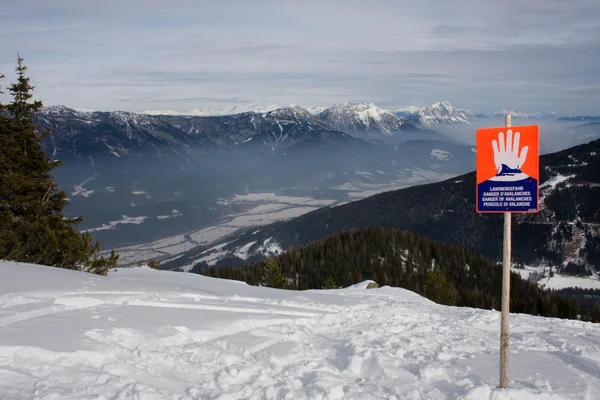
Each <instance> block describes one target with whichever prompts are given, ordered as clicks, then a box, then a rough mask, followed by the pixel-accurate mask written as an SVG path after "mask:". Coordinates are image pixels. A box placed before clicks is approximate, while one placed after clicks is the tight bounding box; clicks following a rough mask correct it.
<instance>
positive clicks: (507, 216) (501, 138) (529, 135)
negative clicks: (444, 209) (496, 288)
mask: <svg viewBox="0 0 600 400" xmlns="http://www.w3.org/2000/svg"><path fill="white" fill-rule="evenodd" d="M504 125H505V126H504V127H502V128H484V129H478V130H477V187H476V193H477V195H476V202H477V204H476V209H477V212H478V213H503V214H504V235H503V246H502V247H503V249H502V309H501V320H500V387H501V388H507V387H508V349H509V311H510V264H511V245H512V238H511V225H512V213H531V212H537V211H538V210H539V139H538V136H539V128H538V127H537V126H536V125H530V126H515V127H512V124H511V116H510V114H506V116H505V119H504Z"/></svg>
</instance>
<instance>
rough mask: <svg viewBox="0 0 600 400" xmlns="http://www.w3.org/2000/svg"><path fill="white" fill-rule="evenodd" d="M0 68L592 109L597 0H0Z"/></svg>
mask: <svg viewBox="0 0 600 400" xmlns="http://www.w3.org/2000/svg"><path fill="white" fill-rule="evenodd" d="M7 1H8V3H7V4H6V5H3V10H0V48H2V52H1V53H0V71H3V72H4V73H5V74H6V75H7V76H9V78H11V76H10V75H11V73H12V71H13V69H14V60H15V57H16V52H17V51H19V52H20V53H21V55H22V56H24V57H25V61H26V63H27V64H28V66H29V68H30V69H29V72H30V76H31V78H32V82H33V83H34V84H35V85H36V95H37V96H38V97H39V98H40V99H42V100H43V101H44V103H45V104H65V105H68V106H72V107H81V108H93V109H105V110H115V109H127V110H132V111H142V110H146V109H148V107H149V106H152V107H156V108H171V109H175V110H180V111H186V110H190V109H192V108H199V107H208V106H213V105H215V106H219V105H224V104H228V105H234V104H236V103H237V102H244V103H246V102H250V103H257V104H271V103H281V104H287V103H302V104H314V105H330V104H332V103H336V102H345V101H359V100H368V101H374V102H375V103H376V104H381V105H385V106H389V107H394V106H401V105H404V104H408V103H419V104H426V103H431V102H433V101H436V100H439V99H444V100H449V101H451V102H453V103H455V105H456V106H459V107H467V108H471V109H474V110H477V111H484V112H485V111H495V110H499V109H502V108H511V109H514V108H519V109H522V110H523V111H537V110H540V109H545V110H554V111H557V112H565V113H595V114H598V113H600V110H598V108H597V107H598V106H597V104H599V101H598V100H600V90H599V87H600V75H599V74H598V71H599V70H600V52H599V51H598V48H600V36H599V33H600V30H599V28H598V23H597V21H598V20H600V2H597V1H596V0H576V1H572V2H563V1H554V0H529V1H527V2H522V1H520V0H507V1H502V2H496V1H491V0H490V1H488V0H486V1H483V0H458V1H454V2H446V1H442V0H422V1H419V2H404V1H397V0H373V1H371V2H365V1H362V0H360V1H359V0H345V1H344V2H343V3H341V2H339V1H333V0H319V1H317V0H304V1H291V0H289V1H275V0H252V1H244V0H221V1H218V2H202V6H199V5H198V2H196V1H191V0H190V1H173V2H168V3H165V2H158V1H156V0H146V1H141V0H130V1H114V0H107V1H103V2H73V1H66V0H64V1H63V0H54V1H47V0H30V1H21V0H7Z"/></svg>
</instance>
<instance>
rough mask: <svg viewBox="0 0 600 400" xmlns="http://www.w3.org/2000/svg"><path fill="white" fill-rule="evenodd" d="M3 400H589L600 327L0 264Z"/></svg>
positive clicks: (385, 300)
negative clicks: (505, 339)
mask: <svg viewBox="0 0 600 400" xmlns="http://www.w3.org/2000/svg"><path fill="white" fill-rule="evenodd" d="M0 271H1V273H2V279H1V280H0V398H2V399H5V400H9V399H34V398H35V399H83V398H85V399H104V400H106V399H130V398H136V399H221V400H225V399H458V398H464V399H477V400H479V399H598V398H600V325H593V324H590V323H583V322H579V321H568V320H558V319H549V318H541V317H533V316H527V315H511V353H510V369H509V375H510V379H511V383H510V386H511V388H510V389H508V390H500V389H497V382H498V343H499V332H498V330H499V313H498V312H496V311H486V310H476V309H470V308H456V307H445V306H440V305H437V304H434V303H432V302H430V301H428V300H426V299H424V298H422V297H419V296H418V295H416V294H414V293H412V292H409V291H406V290H403V289H397V288H389V287H384V288H380V289H364V286H365V285H364V284H363V285H356V287H352V288H347V289H339V290H328V291H305V292H292V291H284V290H275V289H269V288H260V287H252V286H248V285H246V284H244V283H240V282H234V281H225V280H218V279H212V278H207V277H203V276H199V275H192V274H184V273H176V272H168V271H155V270H151V269H148V268H120V269H119V270H118V271H117V272H110V273H109V276H108V277H99V276H93V275H89V274H85V273H80V272H74V271H66V270H60V269H55V268H50V267H43V266H37V265H27V264H15V263H10V262H0Z"/></svg>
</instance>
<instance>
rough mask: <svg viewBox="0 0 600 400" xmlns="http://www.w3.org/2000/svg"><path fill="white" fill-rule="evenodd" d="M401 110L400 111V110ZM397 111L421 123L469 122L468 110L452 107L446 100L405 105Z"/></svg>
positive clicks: (410, 119)
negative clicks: (424, 104) (426, 104)
mask: <svg viewBox="0 0 600 400" xmlns="http://www.w3.org/2000/svg"><path fill="white" fill-rule="evenodd" d="M400 110H402V111H400ZM400 110H398V112H400V113H403V114H404V115H406V114H408V115H406V117H407V119H408V120H409V121H416V122H418V123H419V124H421V125H439V124H470V123H471V122H470V121H469V115H472V114H473V113H471V112H470V111H468V110H462V109H458V108H456V107H454V106H453V105H452V104H450V102H448V101H438V102H435V103H433V104H431V105H428V106H424V107H416V106H406V107H403V108H401V109H400Z"/></svg>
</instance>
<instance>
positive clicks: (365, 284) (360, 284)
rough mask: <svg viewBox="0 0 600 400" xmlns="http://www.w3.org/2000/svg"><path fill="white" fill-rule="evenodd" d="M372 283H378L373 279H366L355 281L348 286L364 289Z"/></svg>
mask: <svg viewBox="0 0 600 400" xmlns="http://www.w3.org/2000/svg"><path fill="white" fill-rule="evenodd" d="M372 284H375V285H379V284H378V283H377V282H375V281H371V280H366V281H362V282H358V283H355V284H354V285H350V286H348V287H349V288H351V289H366V288H367V287H368V286H369V285H372Z"/></svg>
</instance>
